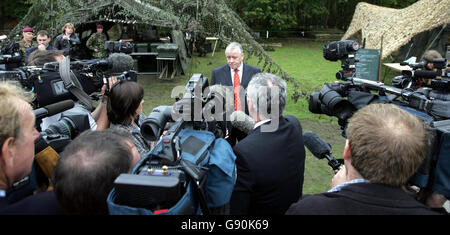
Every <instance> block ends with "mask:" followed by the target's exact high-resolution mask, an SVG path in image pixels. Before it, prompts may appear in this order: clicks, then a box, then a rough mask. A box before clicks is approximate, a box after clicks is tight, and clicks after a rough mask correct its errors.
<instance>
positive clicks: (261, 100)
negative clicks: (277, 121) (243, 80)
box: [247, 73, 287, 120]
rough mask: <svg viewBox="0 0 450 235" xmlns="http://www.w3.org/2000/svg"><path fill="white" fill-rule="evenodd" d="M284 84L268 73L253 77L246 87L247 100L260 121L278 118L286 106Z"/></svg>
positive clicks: (285, 88) (278, 78)
mask: <svg viewBox="0 0 450 235" xmlns="http://www.w3.org/2000/svg"><path fill="white" fill-rule="evenodd" d="M286 97H287V87H286V82H285V81H284V80H283V79H281V78H280V77H278V76H276V75H273V74H270V73H257V74H255V75H253V77H252V79H251V81H250V83H249V84H248V87H247V99H249V100H251V102H252V104H253V109H254V110H256V112H257V113H258V115H259V116H260V117H261V119H263V120H264V119H269V118H272V119H273V118H278V117H280V116H281V115H282V114H283V111H284V107H285V106H286Z"/></svg>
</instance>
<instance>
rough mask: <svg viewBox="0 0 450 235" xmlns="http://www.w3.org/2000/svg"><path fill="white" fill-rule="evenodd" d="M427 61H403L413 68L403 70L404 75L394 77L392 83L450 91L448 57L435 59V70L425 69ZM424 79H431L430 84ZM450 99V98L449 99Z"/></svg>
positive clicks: (405, 86)
mask: <svg viewBox="0 0 450 235" xmlns="http://www.w3.org/2000/svg"><path fill="white" fill-rule="evenodd" d="M426 64H427V63H426V62H425V61H422V62H419V63H407V62H402V63H400V65H403V66H409V67H411V68H412V70H403V71H402V75H400V76H397V77H394V78H393V79H392V85H393V86H395V87H397V88H403V89H405V88H412V89H417V88H420V87H431V89H432V90H434V91H441V92H444V93H449V89H450V69H448V67H450V65H449V64H448V61H447V59H446V58H436V59H433V68H434V69H435V70H425V68H426ZM422 79H431V83H430V85H427V84H426V83H424V82H423V81H422ZM449 100H450V99H449Z"/></svg>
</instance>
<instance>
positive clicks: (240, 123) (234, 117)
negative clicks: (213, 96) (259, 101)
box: [230, 111, 255, 134]
mask: <svg viewBox="0 0 450 235" xmlns="http://www.w3.org/2000/svg"><path fill="white" fill-rule="evenodd" d="M230 121H231V125H232V126H233V127H234V128H237V129H239V130H240V131H242V132H244V133H245V134H248V133H250V132H251V131H252V130H253V128H254V126H255V120H253V118H252V117H250V116H248V115H247V114H245V113H244V112H242V111H234V112H233V113H232V114H231V115H230Z"/></svg>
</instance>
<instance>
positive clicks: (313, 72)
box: [139, 40, 390, 193]
mask: <svg viewBox="0 0 450 235" xmlns="http://www.w3.org/2000/svg"><path fill="white" fill-rule="evenodd" d="M272 42H277V43H282V45H283V46H282V47H281V48H275V51H269V52H268V54H269V55H270V56H271V57H272V59H273V60H274V61H276V62H277V63H278V64H279V65H280V66H281V67H282V69H283V70H285V71H286V72H287V73H289V74H290V75H291V76H292V77H293V78H294V79H296V80H297V81H298V82H299V83H300V84H301V85H302V86H303V87H304V88H305V89H306V90H308V91H309V93H311V92H312V91H314V90H319V89H320V88H321V87H322V86H323V84H324V83H330V82H333V81H335V80H336V78H335V74H336V72H337V71H339V70H340V62H331V61H327V60H325V59H324V58H323V56H322V48H323V45H324V43H323V42H312V41H300V40H276V41H272ZM257 62H258V58H256V57H252V58H250V59H248V60H246V63H248V64H251V65H254V66H257V67H262V66H263V64H260V65H258V64H257ZM225 63H226V60H225V55H224V49H223V48H218V49H216V52H215V55H214V56H212V54H211V53H209V54H207V56H206V57H194V58H193V59H192V60H191V66H190V68H189V70H188V71H186V74H185V75H183V76H179V77H176V78H175V79H173V80H171V81H166V80H159V79H156V78H154V77H149V76H140V77H139V83H140V84H142V85H143V86H144V90H145V96H144V99H145V102H144V108H143V109H144V113H145V114H147V115H148V114H149V113H150V112H151V110H152V109H153V108H154V107H157V106H159V105H172V104H173V103H174V98H171V96H170V95H171V91H172V89H173V88H174V87H175V86H185V85H186V82H187V81H188V80H189V78H190V77H191V75H192V74H193V73H202V74H203V76H206V77H208V78H210V77H211V72H212V70H213V69H214V68H216V67H219V66H221V65H223V64H225ZM383 71H384V70H383ZM389 80H390V79H389ZM288 96H289V99H288V101H287V104H286V110H285V112H284V114H289V115H294V116H296V117H297V118H298V119H300V122H301V123H302V127H303V131H313V132H315V133H317V134H318V135H319V136H321V137H322V138H323V139H324V140H325V141H327V142H328V143H330V144H331V146H332V147H333V153H334V156H335V157H336V158H340V156H341V154H342V152H343V149H344V143H345V140H344V138H343V137H342V136H341V130H340V127H339V125H338V124H337V121H336V118H331V117H328V116H326V115H318V114H313V113H311V112H309V110H308V102H307V101H306V100H305V99H299V100H298V102H297V103H295V102H294V101H293V100H292V99H291V96H292V85H291V84H290V83H288ZM306 152H307V156H306V164H305V181H304V186H303V193H320V192H324V191H326V190H328V189H329V185H330V183H331V178H332V171H331V167H329V166H328V165H327V162H326V160H318V159H316V158H315V157H314V156H312V154H311V153H310V152H309V151H306ZM274 157H275V156H274Z"/></svg>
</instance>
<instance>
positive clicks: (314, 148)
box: [303, 131, 343, 172]
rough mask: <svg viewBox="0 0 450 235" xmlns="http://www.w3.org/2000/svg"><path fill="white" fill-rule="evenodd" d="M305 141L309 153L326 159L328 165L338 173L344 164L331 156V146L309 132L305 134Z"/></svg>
mask: <svg viewBox="0 0 450 235" xmlns="http://www.w3.org/2000/svg"><path fill="white" fill-rule="evenodd" d="M303 141H304V142H305V146H306V147H307V148H308V149H309V151H310V152H311V153H312V154H313V155H314V156H315V157H316V158H318V159H323V158H326V159H327V160H328V165H329V166H331V168H333V171H335V172H337V171H338V170H339V168H340V166H341V165H342V164H343V162H342V159H339V160H340V161H339V160H338V159H336V158H334V157H333V156H332V155H331V146H330V145H329V144H328V143H327V142H325V141H324V140H323V139H322V138H320V137H319V136H318V135H317V134H316V133H314V132H310V131H307V132H305V133H303Z"/></svg>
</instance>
